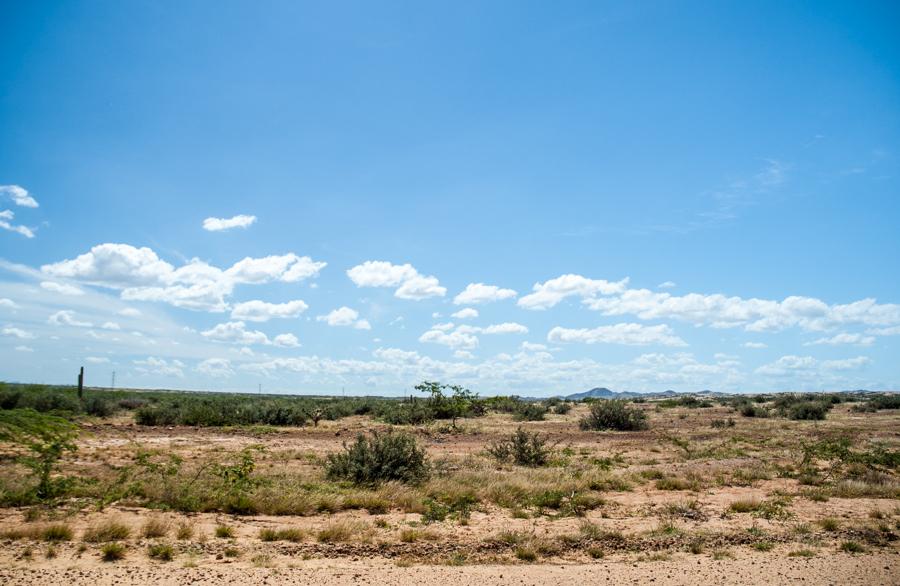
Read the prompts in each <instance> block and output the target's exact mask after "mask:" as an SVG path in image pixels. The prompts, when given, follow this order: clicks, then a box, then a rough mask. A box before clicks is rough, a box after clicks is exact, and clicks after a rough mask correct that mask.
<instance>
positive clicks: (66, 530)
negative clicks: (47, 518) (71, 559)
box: [41, 523, 72, 542]
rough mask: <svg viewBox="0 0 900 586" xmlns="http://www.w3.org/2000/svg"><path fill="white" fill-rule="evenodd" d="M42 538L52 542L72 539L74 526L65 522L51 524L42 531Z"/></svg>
mask: <svg viewBox="0 0 900 586" xmlns="http://www.w3.org/2000/svg"><path fill="white" fill-rule="evenodd" d="M41 539H43V540H44V541H50V542H56V541H71V540H72V528H71V527H69V526H68V525H66V524H64V523H56V524H54V525H49V526H47V527H44V530H43V531H41Z"/></svg>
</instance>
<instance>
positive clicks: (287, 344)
mask: <svg viewBox="0 0 900 586" xmlns="http://www.w3.org/2000/svg"><path fill="white" fill-rule="evenodd" d="M272 344H274V345H275V346H281V347H282V348H296V347H298V346H299V345H300V340H298V339H297V336H295V335H294V334H278V335H277V336H275V337H274V338H272Z"/></svg>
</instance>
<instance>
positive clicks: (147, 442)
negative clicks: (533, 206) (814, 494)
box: [0, 405, 900, 586]
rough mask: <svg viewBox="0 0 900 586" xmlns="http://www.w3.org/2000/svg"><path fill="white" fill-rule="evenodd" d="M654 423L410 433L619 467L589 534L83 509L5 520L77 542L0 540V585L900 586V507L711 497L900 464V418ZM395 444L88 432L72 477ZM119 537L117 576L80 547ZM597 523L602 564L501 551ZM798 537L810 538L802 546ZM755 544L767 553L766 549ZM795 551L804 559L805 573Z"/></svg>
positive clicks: (440, 451) (546, 525)
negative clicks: (161, 555) (773, 504)
mask: <svg viewBox="0 0 900 586" xmlns="http://www.w3.org/2000/svg"><path fill="white" fill-rule="evenodd" d="M645 408H647V409H648V412H650V414H651V428H650V430H649V431H645V432H629V433H596V432H582V431H580V430H578V426H577V419H578V417H579V416H580V414H581V413H580V412H579V411H583V410H584V408H583V407H579V408H578V409H576V410H575V411H574V412H573V413H570V414H568V415H566V416H556V415H551V416H549V417H548V420H547V421H541V422H528V423H525V424H521V423H518V422H513V421H512V420H511V418H510V417H509V416H507V415H490V416H488V417H484V418H480V419H478V420H474V421H471V420H469V421H465V422H463V431H461V432H459V433H449V434H448V433H444V432H437V431H435V430H434V429H431V428H420V429H416V430H413V431H414V433H416V434H417V435H418V437H419V439H420V441H421V442H422V444H423V445H424V446H425V447H426V449H427V451H428V454H429V456H430V457H431V458H432V459H434V460H438V459H446V460H448V461H453V462H458V463H460V462H461V463H464V462H466V461H467V460H466V459H471V458H475V459H479V458H480V459H485V458H486V456H485V455H484V448H485V446H486V445H487V444H488V443H489V442H491V441H493V440H495V439H497V438H499V437H501V436H505V435H506V434H509V433H511V432H512V431H513V430H515V428H516V427H518V426H519V425H524V426H525V427H526V428H527V429H529V430H536V431H540V432H542V433H545V434H547V435H548V436H549V438H550V439H551V441H552V442H554V443H555V444H556V445H557V448H558V449H560V450H562V449H566V450H568V451H569V452H570V453H571V454H572V456H571V458H572V459H573V461H578V462H580V463H582V464H583V463H585V462H589V461H592V460H595V459H611V460H612V461H614V464H613V466H612V473H613V474H616V475H623V476H627V477H628V478H630V479H631V480H630V481H631V482H632V483H633V484H634V487H633V489H632V490H625V491H615V490H608V491H604V492H603V499H604V503H603V504H602V505H601V506H599V507H597V508H596V509H592V510H589V511H587V512H586V514H585V516H584V517H583V518H578V517H571V516H569V517H566V516H558V515H556V516H554V515H539V514H535V515H530V516H528V518H519V517H517V516H516V515H513V514H512V513H511V511H510V510H508V509H503V508H500V507H498V506H496V505H492V504H490V503H481V504H480V505H479V506H478V507H477V508H476V510H475V511H474V512H473V513H472V514H471V518H470V519H469V520H468V522H467V523H465V524H463V523H456V522H453V521H451V520H447V521H446V522H440V523H433V524H430V525H427V526H424V525H423V524H422V519H421V515H419V514H418V513H413V512H404V511H402V510H397V509H394V510H390V511H387V512H385V513H384V514H377V515H370V514H368V512H366V511H365V510H347V511H341V512H337V513H333V514H328V513H320V514H311V515H307V516H300V515H285V516H271V515H270V516H266V515H252V516H233V515H224V514H217V513H204V514H181V513H175V512H159V511H151V510H148V509H145V508H143V507H141V506H121V505H113V506H109V507H105V508H104V509H103V510H102V511H98V510H97V509H96V507H93V506H81V507H79V508H73V509H71V510H67V511H61V512H59V513H58V514H55V516H54V514H51V515H49V516H45V517H44V518H41V519H38V520H36V521H34V522H28V521H26V519H27V518H28V512H27V510H26V509H13V508H10V509H0V532H7V531H12V530H16V529H19V528H21V527H26V526H40V525H41V524H46V523H52V522H64V523H66V524H67V525H69V526H70V527H71V528H72V530H73V531H74V538H73V539H72V540H71V541H67V542H63V543H59V544H55V545H52V546H50V545H48V544H46V543H43V542H41V541H36V540H29V539H0V584H66V585H69V584H91V585H95V586H101V585H107V584H109V585H112V584H117V585H124V584H246V585H255V584H272V585H275V584H398V585H399V584H425V583H428V584H481V585H485V584H516V585H522V584H535V585H537V584H573V583H574V584H577V583H584V584H798V583H809V584H817V585H818V584H835V585H843V584H900V546H898V543H900V540H897V534H898V533H900V501H898V500H896V499H892V498H872V497H866V498H837V497H832V498H830V499H829V500H827V501H824V502H821V501H817V500H813V499H809V498H805V497H804V496H803V491H805V490H808V489H809V487H806V486H802V485H800V484H798V482H797V480H795V479H793V478H786V477H780V476H778V475H774V474H772V475H770V476H769V477H767V478H760V479H753V480H751V481H748V482H746V483H732V482H728V483H724V484H723V483H721V482H713V481H710V480H711V479H713V478H716V477H717V475H722V474H725V475H728V474H732V473H734V472H735V471H736V470H739V469H743V468H748V467H753V466H757V465H772V464H773V463H775V462H782V463H783V462H787V461H789V460H790V459H791V458H795V457H796V454H795V453H794V452H791V449H792V448H791V446H796V445H797V444H798V442H800V441H802V440H804V439H808V438H817V437H822V436H827V435H833V434H838V433H850V434H852V435H853V436H854V437H856V438H857V439H858V440H859V441H863V440H867V441H868V440H876V441H878V442H882V443H884V444H886V445H888V446H892V447H893V448H894V449H896V446H897V445H898V444H900V414H897V413H891V412H880V413H877V414H857V413H854V412H852V411H851V410H850V409H849V408H848V407H847V406H845V405H841V406H838V407H837V408H836V409H835V410H834V411H833V412H832V414H830V415H829V419H828V420H827V421H825V422H791V421H786V420H783V419H767V420H758V419H746V418H740V417H737V416H735V415H734V413H733V412H731V411H730V410H729V409H727V408H725V407H716V408H713V409H684V408H676V409H665V410H659V409H654V408H653V407H652V406H645ZM728 417H734V418H735V420H736V421H735V426H734V427H733V428H729V429H726V430H721V429H714V428H712V426H711V422H712V421H713V420H715V419H722V418H728ZM384 427H385V426H384V425H383V424H379V423H376V422H373V421H371V420H370V419H368V418H365V417H351V418H346V419H343V420H340V421H333V422H323V423H322V424H321V425H320V426H319V427H317V428H282V429H274V430H273V429H268V430H265V431H258V430H257V431H254V430H253V429H230V430H223V429H196V428H188V427H172V428H145V427H140V426H137V425H135V424H134V423H133V422H131V421H130V419H129V418H128V417H126V416H122V417H120V418H117V419H115V420H112V421H98V422H95V423H92V424H89V425H87V426H86V433H85V434H83V435H82V437H81V438H80V439H79V450H78V452H77V453H76V454H75V455H74V457H73V458H72V459H70V460H69V461H68V462H67V463H66V471H67V472H68V473H70V474H101V475H102V474H104V473H107V474H108V472H104V470H111V469H112V468H111V467H115V466H120V465H123V464H126V463H127V462H129V461H130V459H131V458H132V456H133V454H134V451H135V450H136V449H137V448H138V447H143V448H155V449H162V450H165V451H166V452H172V453H177V454H179V455H181V456H183V457H184V458H185V460H186V461H188V462H191V461H199V460H201V459H203V458H217V457H227V456H228V455H229V454H234V453H235V452H236V451H238V450H241V449H242V448H245V447H248V446H251V445H258V444H261V445H263V446H265V453H261V454H260V456H259V462H258V468H257V471H258V472H259V473H261V474H269V473H291V474H296V475H297V476H298V478H305V477H314V476H315V475H316V474H319V475H321V471H320V464H318V463H317V462H318V461H320V460H321V457H322V456H323V455H324V454H327V453H330V452H333V451H335V450H338V449H340V447H341V444H342V442H344V441H347V440H351V439H352V438H353V437H354V436H355V435H356V434H357V433H359V432H363V431H368V430H371V429H373V428H377V429H380V428H384ZM673 438H675V439H679V438H681V439H687V440H690V445H691V446H693V447H692V448H691V449H694V450H696V452H695V453H688V452H686V451H685V450H684V449H683V448H681V447H678V445H677V442H675V441H673ZM736 450H737V451H736ZM4 466H7V468H5V469H4V468H3V467H4ZM648 469H653V470H656V471H660V472H664V473H665V474H666V475H667V476H668V475H672V476H687V477H690V476H691V475H693V476H695V477H698V478H702V479H704V480H705V481H710V482H708V483H706V484H704V486H703V487H702V488H693V489H684V490H660V489H659V488H658V487H657V486H656V483H655V482H654V481H652V480H646V479H641V478H640V473H641V472H642V471H645V470H648ZM11 470H12V469H11V468H9V464H0V472H6V473H7V474H11V473H13V472H11ZM773 495H792V499H791V501H790V504H789V506H788V507H787V510H788V511H789V513H790V517H789V518H788V519H780V518H779V519H769V518H760V517H759V516H753V515H750V514H727V510H728V507H729V505H730V504H731V503H734V502H735V501H738V500H746V499H756V500H760V501H762V500H765V499H769V498H772V497H773ZM685 502H694V503H695V506H696V511H695V513H696V515H695V516H692V517H690V518H677V519H668V518H667V517H665V515H664V514H663V513H662V510H663V509H665V507H666V505H667V504H678V503H685ZM876 512H877V513H878V515H877V516H875V515H874V513H876ZM151 517H154V518H157V519H161V520H163V521H165V522H166V523H167V524H168V525H169V527H170V528H172V529H170V533H169V534H168V535H167V536H166V537H165V538H162V540H155V541H154V540H152V539H145V538H143V537H140V528H141V527H142V526H144V524H145V523H146V521H147V519H149V518H151ZM825 518H829V519H834V520H836V521H837V522H838V525H839V527H838V528H837V529H830V530H826V529H823V528H822V527H821V526H820V522H821V521H822V520H823V519H825ZM109 519H115V520H117V521H120V522H122V523H124V524H125V525H127V526H129V527H130V528H132V535H131V536H130V537H129V538H128V539H126V540H124V541H123V543H124V544H125V546H126V555H125V558H124V559H122V560H120V561H117V562H114V563H104V562H102V561H101V559H100V548H101V545H100V544H93V543H83V541H82V536H83V534H84V532H85V531H86V530H88V529H89V528H90V527H93V526H96V525H97V524H99V523H102V522H103V521H105V520H109ZM340 520H347V521H350V522H353V523H358V524H361V525H364V526H365V527H366V531H367V532H368V535H367V537H366V538H365V539H357V538H355V537H354V538H351V539H348V540H345V541H342V542H338V543H323V542H321V540H317V539H316V537H315V535H316V533H317V532H318V531H320V530H321V529H322V528H324V527H327V526H329V525H330V524H333V523H335V522H337V521H340ZM185 522H189V523H190V524H191V525H192V526H193V527H194V534H193V536H192V537H191V538H189V539H187V540H178V539H175V536H174V527H176V526H177V525H179V524H181V523H185ZM585 522H588V523H591V524H593V525H595V526H597V527H601V528H602V529H603V530H607V531H613V532H621V533H622V534H624V535H625V536H626V537H627V539H626V540H625V541H624V542H622V543H617V542H612V543H605V544H603V549H604V552H605V553H604V556H603V557H602V558H601V559H593V558H592V557H591V556H590V555H588V554H589V552H588V551H586V546H585V547H583V546H579V545H574V546H565V547H562V548H561V549H560V550H559V551H557V552H556V553H550V554H546V555H545V554H542V555H540V556H539V558H538V559H537V560H535V561H532V562H529V561H524V560H522V559H517V557H516V555H515V553H514V548H511V547H510V546H509V545H502V544H501V545H496V544H492V538H494V537H496V536H497V535H498V533H499V532H501V531H518V532H521V533H527V534H530V535H533V536H536V537H537V538H539V539H546V540H550V541H555V542H556V541H558V540H559V539H561V538H563V537H565V536H566V535H572V534H577V533H578V531H579V526H580V525H581V524H583V523H585ZM664 522H669V523H673V524H674V525H675V526H676V527H677V529H678V532H676V533H673V534H672V535H671V536H668V537H663V538H660V536H659V533H658V531H659V529H660V527H661V525H662V524H663V523H664ZM220 524H227V525H228V526H230V527H232V528H233V529H234V532H235V535H234V537H233V538H231V539H217V538H216V537H215V536H214V531H215V528H216V526H218V525H220ZM283 527H290V528H296V529H297V530H300V531H303V532H304V534H305V535H306V537H305V538H304V539H303V540H302V541H301V542H297V543H289V542H283V541H282V542H263V541H261V540H260V538H259V535H260V530H261V529H264V528H270V529H276V528H283ZM800 527H805V529H804V530H803V531H802V532H801V531H799V528H800ZM878 527H881V529H878ZM410 528H415V529H416V530H421V531H423V532H426V533H428V534H429V535H430V537H429V538H427V539H418V540H414V541H413V542H407V541H405V540H404V539H403V538H402V537H401V535H402V532H403V531H404V530H409V529H410ZM655 532H656V533H655ZM697 536H707V538H709V536H713V537H712V538H709V539H711V541H708V542H705V543H704V547H703V549H702V551H698V552H695V553H690V551H689V550H690V543H691V540H693V539H696V538H697ZM760 536H762V537H760ZM159 541H165V542H168V543H170V544H172V545H173V547H174V553H175V559H174V560H173V561H171V562H167V563H166V562H160V561H157V560H153V559H150V558H149V557H148V555H147V551H148V547H149V546H150V545H151V544H153V543H158V542H159ZM761 541H765V542H768V546H769V547H771V549H768V548H767V549H762V548H757V547H756V546H758V545H760V542H761ZM847 541H858V542H861V543H863V544H865V552H864V553H857V554H849V553H844V552H842V551H841V550H840V546H841V544H842V543H845V542H847ZM645 545H646V546H647V548H646V549H645V548H644V546H645ZM798 551H803V552H804V553H805V555H804V556H798V555H797V554H798ZM48 552H50V553H51V554H52V555H48Z"/></svg>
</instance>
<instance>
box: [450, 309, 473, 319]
mask: <svg viewBox="0 0 900 586" xmlns="http://www.w3.org/2000/svg"><path fill="white" fill-rule="evenodd" d="M450 317H455V318H456V319H470V318H475V317H478V310H477V309H475V308H473V307H466V308H465V309H460V310H459V311H457V312H456V313H454V314H452V315H451V316H450Z"/></svg>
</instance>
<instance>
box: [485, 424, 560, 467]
mask: <svg viewBox="0 0 900 586" xmlns="http://www.w3.org/2000/svg"><path fill="white" fill-rule="evenodd" d="M487 451H488V453H489V454H490V455H491V456H493V457H494V458H496V459H497V460H499V461H501V462H510V461H511V462H513V463H515V464H518V465H519V466H545V465H546V464H547V462H548V460H549V459H550V456H551V454H552V449H551V448H550V447H548V446H547V439H546V438H545V436H544V435H542V434H540V433H538V432H528V431H525V430H524V429H523V428H521V427H519V428H518V429H516V432H515V433H514V434H513V435H512V436H510V437H509V438H506V439H503V440H499V441H496V442H494V443H493V444H491V445H490V446H488V448H487Z"/></svg>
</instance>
